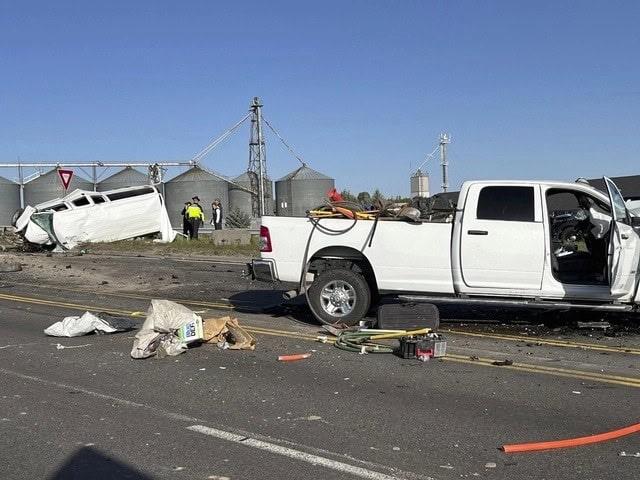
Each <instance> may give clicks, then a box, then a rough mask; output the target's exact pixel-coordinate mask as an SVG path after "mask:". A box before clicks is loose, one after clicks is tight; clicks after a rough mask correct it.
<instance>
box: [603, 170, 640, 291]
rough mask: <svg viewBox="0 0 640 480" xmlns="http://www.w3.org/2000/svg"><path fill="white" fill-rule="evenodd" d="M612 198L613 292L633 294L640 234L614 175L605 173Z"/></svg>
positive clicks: (610, 263) (611, 270)
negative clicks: (632, 223) (639, 235)
mask: <svg viewBox="0 0 640 480" xmlns="http://www.w3.org/2000/svg"><path fill="white" fill-rule="evenodd" d="M604 183H605V185H606V186H607V191H608V193H609V200H610V201H611V216H612V220H611V234H610V238H609V262H608V266H609V283H610V285H611V296H612V297H614V298H621V297H626V296H633V295H634V294H635V288H636V275H637V271H638V262H639V261H640V237H638V234H637V233H636V232H635V230H634V229H633V227H632V226H631V216H630V215H629V212H628V211H627V207H626V205H625V202H624V198H623V197H622V194H621V193H620V190H618V187H617V186H616V184H615V183H613V181H612V180H611V179H610V178H607V177H604Z"/></svg>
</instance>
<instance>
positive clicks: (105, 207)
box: [16, 186, 176, 249]
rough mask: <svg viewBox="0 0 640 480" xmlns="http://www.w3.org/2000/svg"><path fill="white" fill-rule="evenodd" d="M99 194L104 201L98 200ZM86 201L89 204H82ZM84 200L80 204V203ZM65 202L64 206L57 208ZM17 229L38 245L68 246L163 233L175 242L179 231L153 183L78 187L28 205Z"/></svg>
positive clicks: (163, 237)
mask: <svg viewBox="0 0 640 480" xmlns="http://www.w3.org/2000/svg"><path fill="white" fill-rule="evenodd" d="M140 189H144V190H145V193H144V194H142V195H135V196H130V197H126V198H118V199H116V200H110V198H109V195H110V194H114V193H115V194H123V193H124V194H126V193H127V192H133V191H136V190H138V191H139V190H140ZM97 197H99V198H100V199H101V200H102V202H101V203H97V202H96V203H94V198H97ZM84 201H86V203H87V204H85V205H82V203H84ZM76 203H77V204H80V206H77V205H76ZM58 206H63V208H65V209H64V210H57V211H56V210H54V207H58ZM16 231H18V232H22V233H23V235H24V237H25V239H26V240H27V241H28V242H30V243H35V244H38V245H53V244H58V245H60V246H62V247H63V248H66V249H71V248H73V247H75V246H76V245H77V244H78V243H83V242H115V241H118V240H125V239H127V238H133V237H139V236H143V235H149V234H151V233H159V234H160V237H161V240H160V241H162V242H172V241H173V240H174V239H175V237H176V232H174V231H173V229H172V228H171V223H170V221H169V215H168V213H167V209H166V207H165V204H164V200H163V198H162V196H161V195H160V193H159V192H158V191H157V190H156V189H155V188H153V187H149V186H147V187H130V188H121V189H117V190H111V191H106V192H90V191H84V190H75V191H74V192H72V193H71V194H69V195H67V196H66V197H65V198H62V199H56V200H52V201H49V202H46V203H43V204H40V205H36V207H35V209H34V208H32V207H27V208H26V209H25V211H24V213H23V214H22V215H21V216H20V218H19V219H18V221H17V222H16Z"/></svg>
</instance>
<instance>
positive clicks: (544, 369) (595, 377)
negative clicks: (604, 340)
mask: <svg viewBox="0 0 640 480" xmlns="http://www.w3.org/2000/svg"><path fill="white" fill-rule="evenodd" d="M0 300H8V301H11V302H18V303H28V304H33V305H44V306H51V307H63V308H69V309H73V310H93V311H103V312H107V313H112V314H116V315H125V316H143V315H144V312H135V311H130V310H122V309H116V308H112V307H96V306H95V305H84V304H78V303H70V302H59V301H54V300H46V299H42V298H35V297H25V296H20V295H12V294H6V293H0ZM178 301H180V300H178ZM182 303H187V302H184V301H183V302H182ZM203 303H205V302H203ZM245 328H246V329H247V331H249V332H251V333H254V334H257V335H268V336H277V337H287V338H294V339H297V340H305V341H310V342H319V341H320V338H322V337H324V335H312V334H306V333H300V332H293V331H290V330H276V329H271V328H264V327H258V326H253V325H247V326H246V327H245ZM456 333H458V332H456ZM529 340H531V339H529ZM334 342H335V338H333V337H331V336H327V338H326V341H325V342H323V343H329V344H333V343H334ZM449 350H451V349H449ZM443 360H444V361H448V362H456V363H464V364H469V365H476V366H484V367H490V368H499V369H506V370H515V371H519V372H528V373H537V374H544V375H552V376H556V377H564V378H572V379H580V380H586V381H591V382H599V383H608V384H614V385H623V386H627V387H634V388H640V378H634V377H625V376H620V375H609V374H605V373H597V372H588V371H583V370H571V369H567V368H559V367H548V366H545V365H535V364H527V363H518V362H514V363H513V364H511V365H500V366H498V365H494V362H495V360H494V359H490V358H477V359H476V358H473V359H472V358H470V357H468V356H464V355H457V354H454V353H447V356H446V357H444V358H443Z"/></svg>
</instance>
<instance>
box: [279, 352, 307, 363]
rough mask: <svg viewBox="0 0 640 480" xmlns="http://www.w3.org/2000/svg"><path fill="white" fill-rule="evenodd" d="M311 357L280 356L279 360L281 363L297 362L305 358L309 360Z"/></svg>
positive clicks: (300, 354) (302, 354) (301, 354)
mask: <svg viewBox="0 0 640 480" xmlns="http://www.w3.org/2000/svg"><path fill="white" fill-rule="evenodd" d="M310 356H311V354H310V353H296V354H294V355H280V356H279V357H278V360H280V361H281V362H293V361H295V360H304V359H305V358H309V357H310Z"/></svg>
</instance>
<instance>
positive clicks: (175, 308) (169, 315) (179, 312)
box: [131, 300, 201, 358]
mask: <svg viewBox="0 0 640 480" xmlns="http://www.w3.org/2000/svg"><path fill="white" fill-rule="evenodd" d="M197 320H201V318H200V317H199V316H198V315H196V314H195V313H194V312H192V311H191V310H189V309H188V308H187V307H185V306H184V305H180V304H179V303H175V302H172V301H170V300H151V305H150V306H149V310H148V311H147V319H146V320H145V321H144V323H143V324H142V328H141V329H140V331H139V332H138V333H137V334H136V337H135V340H134V341H133V348H132V349H131V357H133V358H147V357H151V356H153V355H155V354H156V350H157V349H158V348H162V350H164V352H165V353H166V354H167V355H178V354H180V353H182V352H184V351H185V350H186V349H187V345H186V343H184V342H182V341H181V340H180V339H179V338H178V336H177V335H176V332H177V330H179V329H180V328H182V327H183V326H185V325H186V324H188V323H191V322H194V321H197Z"/></svg>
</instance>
